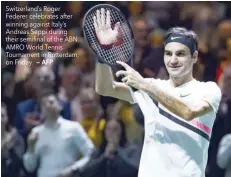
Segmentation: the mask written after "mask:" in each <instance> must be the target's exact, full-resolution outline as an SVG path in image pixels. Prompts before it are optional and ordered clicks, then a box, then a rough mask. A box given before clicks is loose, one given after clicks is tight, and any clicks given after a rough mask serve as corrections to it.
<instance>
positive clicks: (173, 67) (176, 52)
mask: <svg viewBox="0 0 231 177" xmlns="http://www.w3.org/2000/svg"><path fill="white" fill-rule="evenodd" d="M195 62H196V57H192V55H191V53H190V49H189V48H188V47H187V46H185V45H183V44H181V43H178V42H170V43H168V44H167V45H166V46H165V52H164V63H165V66H166V69H167V71H168V73H169V75H170V77H183V76H186V75H188V74H190V73H192V71H193V64H194V63H195Z"/></svg>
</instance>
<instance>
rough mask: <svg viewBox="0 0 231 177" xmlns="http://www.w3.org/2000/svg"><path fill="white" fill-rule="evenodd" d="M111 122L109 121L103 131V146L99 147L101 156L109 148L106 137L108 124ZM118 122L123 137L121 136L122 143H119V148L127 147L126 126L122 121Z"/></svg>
mask: <svg viewBox="0 0 231 177" xmlns="http://www.w3.org/2000/svg"><path fill="white" fill-rule="evenodd" d="M110 121H111V120H108V121H107V122H106V124H105V127H104V130H103V141H102V144H101V145H100V147H99V154H102V153H103V152H104V151H105V148H106V146H107V140H106V136H105V130H106V127H107V124H108V122H110ZM115 121H116V122H118V123H119V125H120V127H121V136H120V142H119V146H121V147H125V146H126V145H127V142H128V141H127V137H126V131H125V125H124V123H123V122H122V121H121V120H117V119H116V120H115Z"/></svg>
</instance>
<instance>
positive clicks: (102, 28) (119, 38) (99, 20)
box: [83, 4, 134, 66]
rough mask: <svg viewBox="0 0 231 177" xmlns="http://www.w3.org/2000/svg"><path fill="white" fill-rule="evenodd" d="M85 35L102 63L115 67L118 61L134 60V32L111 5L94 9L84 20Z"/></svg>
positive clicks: (100, 5) (118, 11)
mask: <svg viewBox="0 0 231 177" xmlns="http://www.w3.org/2000/svg"><path fill="white" fill-rule="evenodd" d="M83 33H84V38H85V40H86V41H87V42H88V44H89V46H90V47H91V49H92V50H93V51H94V53H95V54H96V55H97V56H98V60H99V61H100V62H102V63H105V64H108V65H110V66H115V65H118V64H117V63H116V61H123V62H126V63H128V62H129V60H131V59H132V56H133V50H134V36H133V31H132V28H131V26H130V24H129V22H128V21H127V20H126V18H125V16H124V15H123V13H122V12H121V11H120V10H119V9H118V8H116V7H114V6H112V5H109V4H99V5H96V6H94V7H92V8H91V9H90V10H89V11H88V12H87V13H86V14H85V16H84V18H83ZM131 61H132V60H131Z"/></svg>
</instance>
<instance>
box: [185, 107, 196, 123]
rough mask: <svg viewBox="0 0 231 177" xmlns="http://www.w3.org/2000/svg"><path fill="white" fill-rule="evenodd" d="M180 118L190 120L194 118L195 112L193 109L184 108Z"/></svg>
mask: <svg viewBox="0 0 231 177" xmlns="http://www.w3.org/2000/svg"><path fill="white" fill-rule="evenodd" d="M182 118H183V119H184V120H186V121H191V120H193V119H194V118H196V113H195V111H193V110H191V109H186V110H185V111H184V112H183V115H182Z"/></svg>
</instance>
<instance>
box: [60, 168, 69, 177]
mask: <svg viewBox="0 0 231 177" xmlns="http://www.w3.org/2000/svg"><path fill="white" fill-rule="evenodd" d="M72 175H73V170H72V168H71V167H67V168H65V169H64V170H62V171H61V173H60V174H59V176H58V177H72Z"/></svg>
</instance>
